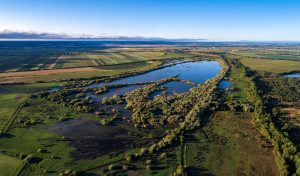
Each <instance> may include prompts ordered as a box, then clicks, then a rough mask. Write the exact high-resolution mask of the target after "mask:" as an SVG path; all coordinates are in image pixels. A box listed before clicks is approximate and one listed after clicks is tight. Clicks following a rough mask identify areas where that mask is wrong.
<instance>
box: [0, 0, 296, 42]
mask: <svg viewBox="0 0 300 176" xmlns="http://www.w3.org/2000/svg"><path fill="white" fill-rule="evenodd" d="M4 30H12V31H21V32H49V33H59V34H68V35H78V36H81V35H83V34H88V35H94V36H129V37H132V36H142V37H162V38H193V39H209V40H253V41H300V0H0V31H4Z"/></svg>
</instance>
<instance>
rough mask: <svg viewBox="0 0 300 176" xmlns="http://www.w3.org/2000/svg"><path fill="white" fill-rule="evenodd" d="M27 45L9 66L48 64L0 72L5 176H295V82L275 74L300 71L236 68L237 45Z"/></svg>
mask: <svg viewBox="0 0 300 176" xmlns="http://www.w3.org/2000/svg"><path fill="white" fill-rule="evenodd" d="M0 44H1V45H3V43H1V42H0ZM24 45H25V44H24V43H23V44H22V43H19V44H11V46H13V47H12V48H14V49H15V48H17V51H18V52H16V53H18V54H17V55H14V56H12V57H17V58H19V57H21V55H22V50H23V51H24V55H30V54H29V53H32V52H37V55H36V56H35V57H36V58H35V59H33V58H32V59H33V60H35V61H37V60H39V59H41V58H42V57H41V56H42V55H43V54H38V53H39V52H41V53H44V54H45V53H48V54H49V55H47V58H48V57H49V58H48V60H47V58H46V56H45V58H44V59H45V63H46V62H47V64H48V65H47V64H43V66H42V65H40V66H41V67H39V68H36V69H32V68H33V67H36V65H35V64H31V65H30V64H29V65H28V67H22V68H19V69H15V70H14V69H13V68H10V66H9V64H8V65H6V66H3V67H1V66H0V69H3V70H1V73H0V82H1V85H0V101H1V104H0V128H1V134H0V170H1V169H2V168H5V172H1V174H2V173H3V175H4V176H11V175H16V174H17V173H18V175H22V176H31V175H63V176H77V175H83V176H84V175H93V176H97V175H107V176H109V175H113V176H115V175H116V176H121V175H122V176H123V175H128V176H139V175H149V176H150V175H157V176H165V175H172V176H182V175H266V176H277V175H292V174H296V173H300V168H299V167H298V164H297V162H298V159H299V158H298V156H300V155H299V153H298V150H299V148H300V147H299V146H300V143H299V140H297V139H298V138H299V135H298V131H299V119H298V118H299V113H298V111H297V110H296V109H297V108H299V97H300V92H299V78H288V77H284V76H282V75H280V74H282V73H287V72H298V71H299V68H300V65H299V61H295V60H282V59H280V60H277V59H255V58H253V57H245V56H243V57H236V55H234V54H233V53H234V51H235V50H236V51H239V50H241V49H243V50H245V49H247V47H245V46H244V45H243V46H242V47H235V46H230V47H223V46H220V47H215V46H216V45H215V44H212V45H211V46H209V47H208V46H205V47H201V46H195V45H194V44H193V46H184V45H183V46H181V45H165V44H163V45H161V46H157V44H155V45H147V46H145V45H139V44H132V43H130V45H129V44H126V45H124V44H114V45H112V44H110V45H109V44H105V42H104V43H101V42H100V43H99V42H95V43H93V42H91V43H89V42H82V43H78V42H74V43H72V42H66V43H65V42H62V43H60V42H58V43H51V42H50V43H49V42H45V43H44V42H41V43H40V44H38V43H36V42H33V43H30V44H26V45H28V46H27V47H25V48H23V47H24ZM191 45H192V44H191ZM206 45H208V44H206ZM42 46H43V47H44V48H43V47H42ZM37 47H40V49H39V50H37ZM41 48H42V49H41ZM0 49H2V50H3V51H4V49H3V46H2V48H1V47H0ZM6 50H7V48H6ZM249 50H250V47H249ZM273 50H274V48H273V46H272V47H271V46H270V48H266V47H265V46H264V47H261V48H260V49H259V51H260V52H261V51H264V52H270V51H272V52H275V51H273ZM283 50H284V49H280V53H281V54H284V51H283ZM291 51H292V49H287V51H286V52H291ZM297 51H298V48H294V52H295V53H296V52H297ZM251 52H254V51H253V50H251ZM276 52H279V51H277V50H276ZM8 53H12V51H5V52H4V54H2V55H1V56H7V55H10V54H8ZM50 53H52V54H50ZM257 54H258V53H257ZM54 57H55V58H54ZM0 59H1V58H0ZM2 59H3V57H2ZM24 59H25V60H22V59H20V60H16V61H14V59H12V60H13V61H14V62H16V63H12V61H11V63H12V65H14V66H15V67H20V65H22V64H23V63H26V62H27V61H28V58H27V57H24ZM44 59H42V60H43V61H44ZM49 59H50V60H51V59H52V60H51V62H50V61H49ZM26 60H27V61H26ZM35 61H34V62H35ZM41 64H42V63H41ZM34 65H35V66H34ZM254 71H255V72H254ZM274 73H276V74H274ZM222 81H227V82H228V83H229V84H228V85H227V86H225V87H221V86H220V84H221V82H222ZM20 144H22V145H20ZM4 160H5V161H6V162H3V161H4ZM20 168H22V169H20ZM1 174H0V175H1Z"/></svg>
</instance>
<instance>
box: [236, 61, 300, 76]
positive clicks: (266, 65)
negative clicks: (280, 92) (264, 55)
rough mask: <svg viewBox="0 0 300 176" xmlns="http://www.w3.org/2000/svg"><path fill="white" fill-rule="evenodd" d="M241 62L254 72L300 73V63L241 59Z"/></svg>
mask: <svg viewBox="0 0 300 176" xmlns="http://www.w3.org/2000/svg"><path fill="white" fill-rule="evenodd" d="M241 62H242V63H243V64H244V65H245V66H246V67H250V68H251V69H253V70H258V71H267V72H274V73H285V72H291V71H300V61H288V60H270V59H251V58H246V59H241Z"/></svg>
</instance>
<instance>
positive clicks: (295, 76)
mask: <svg viewBox="0 0 300 176" xmlns="http://www.w3.org/2000/svg"><path fill="white" fill-rule="evenodd" d="M283 77H288V78H300V73H292V74H286V75H283Z"/></svg>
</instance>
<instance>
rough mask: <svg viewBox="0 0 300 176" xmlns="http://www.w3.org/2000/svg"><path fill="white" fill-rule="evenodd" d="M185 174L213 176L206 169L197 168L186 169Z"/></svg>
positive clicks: (190, 175)
mask: <svg viewBox="0 0 300 176" xmlns="http://www.w3.org/2000/svg"><path fill="white" fill-rule="evenodd" d="M187 174H188V175H189V176H198V175H201V176H214V175H213V174H212V173H211V172H210V171H209V170H207V169H200V168H197V167H188V168H187Z"/></svg>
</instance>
